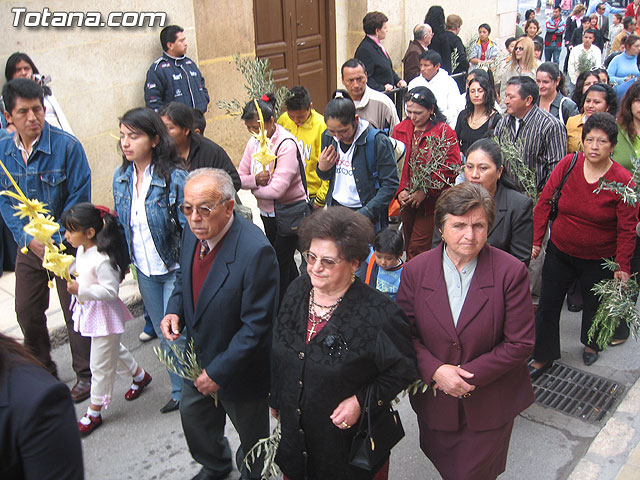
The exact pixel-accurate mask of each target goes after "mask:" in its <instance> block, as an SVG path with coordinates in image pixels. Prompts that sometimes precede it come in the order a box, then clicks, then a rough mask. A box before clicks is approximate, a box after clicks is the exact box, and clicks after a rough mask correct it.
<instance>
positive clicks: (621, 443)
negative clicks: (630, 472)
mask: <svg viewBox="0 0 640 480" xmlns="http://www.w3.org/2000/svg"><path fill="white" fill-rule="evenodd" d="M638 445H640V379H638V380H636V382H635V383H634V384H633V385H632V386H631V388H629V391H628V392H627V395H626V396H625V398H624V399H623V400H622V402H621V403H620V405H618V408H617V409H616V411H615V412H614V413H613V415H612V416H611V418H609V420H607V423H606V424H605V425H604V427H602V430H600V432H599V433H598V435H596V437H595V438H594V439H593V441H592V442H591V445H590V446H589V449H588V450H587V452H586V453H585V454H584V456H583V457H582V458H581V459H580V461H579V462H578V464H577V465H576V467H575V468H574V469H573V472H572V473H571V475H569V477H568V480H604V479H614V478H617V479H618V480H623V479H625V480H626V479H627V478H629V479H630V478H638V477H637V476H633V477H631V476H626V475H625V474H624V473H623V472H624V471H625V470H626V469H627V468H629V466H630V460H629V457H630V456H631V455H632V454H634V452H636V451H638ZM633 468H634V469H635V468H637V467H633ZM635 472H636V473H635V474H634V475H637V470H635Z"/></svg>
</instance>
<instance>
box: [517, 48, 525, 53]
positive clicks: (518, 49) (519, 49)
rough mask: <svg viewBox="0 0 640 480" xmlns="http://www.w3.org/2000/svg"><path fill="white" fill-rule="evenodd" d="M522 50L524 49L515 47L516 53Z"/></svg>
mask: <svg viewBox="0 0 640 480" xmlns="http://www.w3.org/2000/svg"><path fill="white" fill-rule="evenodd" d="M522 50H524V47H516V51H518V52H521V51H522Z"/></svg>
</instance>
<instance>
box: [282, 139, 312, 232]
mask: <svg viewBox="0 0 640 480" xmlns="http://www.w3.org/2000/svg"><path fill="white" fill-rule="evenodd" d="M285 140H291V141H293V142H294V143H295V144H296V157H297V158H298V169H299V170H300V178H301V179H302V186H303V187H304V192H305V195H306V198H305V199H304V200H298V201H297V202H292V203H280V202H276V201H275V200H274V201H273V210H274V212H275V215H276V228H277V230H278V234H279V235H282V236H285V237H292V236H295V235H297V234H298V230H299V228H300V224H301V223H302V220H304V218H305V217H308V216H309V215H311V214H312V213H313V205H312V203H311V201H310V200H309V193H308V191H307V179H306V178H305V174H304V165H303V164H302V158H301V157H300V150H299V149H298V144H297V143H296V141H295V140H294V139H293V138H285V139H284V140H282V142H280V145H278V148H277V149H276V161H275V164H274V166H273V170H274V171H275V169H276V166H277V164H278V150H280V147H281V146H282V144H283V143H284V142H285Z"/></svg>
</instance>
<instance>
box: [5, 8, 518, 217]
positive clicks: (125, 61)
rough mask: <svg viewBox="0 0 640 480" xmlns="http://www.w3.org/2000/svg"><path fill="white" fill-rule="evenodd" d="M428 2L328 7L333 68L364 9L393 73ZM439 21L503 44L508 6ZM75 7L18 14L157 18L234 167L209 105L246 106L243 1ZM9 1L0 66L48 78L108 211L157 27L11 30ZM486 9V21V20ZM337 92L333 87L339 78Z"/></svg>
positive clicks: (220, 117) (223, 128)
mask: <svg viewBox="0 0 640 480" xmlns="http://www.w3.org/2000/svg"><path fill="white" fill-rule="evenodd" d="M433 3H437V2H421V3H420V8H419V9H416V7H415V5H416V4H417V2H415V0H390V1H389V0H387V1H383V0H368V1H367V0H335V5H336V12H335V13H336V14H335V18H336V59H337V61H336V63H337V66H338V77H339V75H340V72H339V67H340V65H342V63H343V62H344V61H345V60H347V59H348V58H350V57H351V56H352V55H353V52H354V51H355V49H356V47H357V45H358V43H359V42H360V40H361V39H362V36H363V32H362V17H364V15H365V13H366V12H367V11H370V10H381V11H383V12H385V13H386V14H387V15H388V16H389V18H390V20H389V35H388V37H387V40H385V46H386V48H387V49H388V51H389V52H390V54H391V57H392V59H393V62H394V66H395V67H396V68H397V70H398V71H399V72H401V67H402V63H401V58H402V55H403V53H404V50H405V49H406V46H407V43H408V41H409V39H410V38H411V37H412V30H413V26H414V25H415V24H416V23H420V22H422V20H423V18H424V15H425V13H426V11H427V9H428V8H429V6H430V5H431V4H433ZM440 3H441V4H445V3H446V9H445V14H449V13H458V14H460V15H461V16H462V17H463V20H464V25H463V29H462V33H461V37H462V39H463V41H465V42H466V40H467V39H468V38H469V37H470V36H471V34H473V33H474V32H475V30H476V28H477V25H478V24H480V23H482V22H488V23H489V24H491V25H492V26H495V27H494V33H495V34H494V35H493V36H494V37H496V38H498V37H500V38H504V37H507V36H508V35H509V34H510V32H509V28H511V26H512V25H513V22H514V20H515V10H516V0H486V1H483V2H479V1H473V2H469V1H468V0H448V1H447V2H440ZM104 5H105V2H99V1H96V0H92V1H82V2H81V1H77V0H67V1H62V0H52V1H50V2H45V1H42V0H25V1H24V2H22V3H21V4H20V6H24V7H25V8H26V9H27V10H28V11H42V10H43V9H44V8H45V7H47V8H49V10H50V11H52V12H53V11H66V12H69V11H74V10H77V11H82V12H89V11H98V12H101V13H102V14H103V15H105V16H106V15H107V14H108V12H110V11H116V10H122V11H149V10H155V11H164V12H166V13H167V24H178V25H181V26H182V27H183V28H184V29H185V35H186V37H187V41H188V44H189V49H188V53H187V54H188V56H190V57H191V58H193V59H194V60H195V61H196V62H197V63H198V65H199V67H200V69H201V70H202V73H203V74H204V77H205V80H206V83H207V87H208V89H209V93H210V95H211V103H210V105H209V110H208V111H207V113H206V119H207V130H206V135H207V136H208V137H209V138H211V139H213V140H214V141H216V142H217V143H219V144H220V145H221V146H222V147H223V148H225V149H226V150H227V152H228V153H229V156H230V157H231V159H232V160H233V161H234V162H235V163H236V164H237V163H238V162H239V160H240V158H241V155H242V151H243V149H244V145H245V144H246V141H247V139H248V133H247V131H246V129H245V127H244V125H243V123H242V121H241V120H240V119H239V118H237V117H231V116H229V115H226V114H225V113H224V112H223V111H222V110H220V109H218V108H217V107H216V104H215V102H216V100H218V99H227V100H230V99H233V98H236V99H239V100H241V101H245V100H247V98H246V93H245V91H244V88H243V84H244V82H243V79H242V76H241V75H240V74H239V73H238V72H237V71H236V68H235V64H234V62H233V59H232V55H234V54H240V55H241V56H243V57H250V56H253V55H255V30H254V17H253V0H171V1H167V0H159V1H154V2H141V1H136V0H122V1H114V2H110V3H109V4H108V6H107V7H105V6H104ZM13 6H15V5H14V3H13V2H0V33H1V34H2V38H4V41H3V42H2V44H0V65H4V64H5V62H6V59H7V58H8V57H9V55H10V54H11V53H13V52H15V51H21V52H26V53H28V54H29V55H30V56H31V58H32V59H33V61H34V62H35V64H36V65H37V66H38V68H39V69H40V71H41V72H42V73H46V74H49V75H51V77H52V83H51V87H52V89H53V92H54V93H55V95H56V98H57V99H58V101H59V103H60V105H61V106H62V109H63V110H64V112H65V114H66V116H67V118H68V119H69V121H70V123H71V126H72V128H73V130H74V132H75V134H76V136H77V137H78V138H79V139H80V140H81V142H82V144H83V145H84V148H85V150H86V152H87V156H88V158H89V163H90V164H91V167H92V171H93V180H92V184H93V185H92V187H93V200H94V201H95V202H96V203H103V204H107V205H111V204H112V199H111V178H112V175H113V171H114V170H115V168H116V167H117V166H118V165H119V164H120V162H121V156H120V154H119V152H118V149H117V137H118V131H119V127H118V117H119V116H121V115H122V114H123V113H124V112H125V111H126V110H128V109H130V108H134V107H138V106H143V105H144V95H143V86H144V81H145V75H146V71H147V69H148V68H149V65H151V63H152V62H153V61H154V60H155V59H156V58H157V57H158V56H160V55H161V53H162V50H161V47H160V42H159V34H160V30H161V28H160V27H155V28H149V27H140V28H107V27H105V28H73V27H72V28H51V27H49V28H44V27H40V28H27V27H20V28H14V27H12V22H13V18H14V14H13V13H12V12H11V8H12V7H13ZM487 11H492V12H493V11H495V12H496V13H494V14H491V15H487V13H486V12H487ZM0 83H4V78H2V81H0ZM337 85H338V86H341V82H340V79H339V78H338V79H337Z"/></svg>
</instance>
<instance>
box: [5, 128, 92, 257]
mask: <svg viewBox="0 0 640 480" xmlns="http://www.w3.org/2000/svg"><path fill="white" fill-rule="evenodd" d="M16 135H17V133H16ZM0 160H1V161H2V163H3V164H4V165H5V167H6V168H7V170H8V171H9V173H10V174H11V176H12V177H13V178H14V180H15V181H16V182H17V184H18V186H19V187H20V190H22V192H23V193H24V194H25V195H26V196H27V197H28V198H30V199H38V200H40V201H41V202H43V203H46V204H47V205H46V208H47V210H48V211H49V213H50V214H51V215H52V216H53V218H54V219H55V221H58V220H59V219H60V216H61V215H62V213H63V212H64V211H65V210H68V209H69V208H71V207H72V206H73V205H76V204H77V203H81V202H89V201H91V170H90V169H89V162H88V161H87V156H86V155H85V153H84V149H83V148H82V145H81V144H80V142H79V141H78V139H77V138H75V137H74V136H73V135H70V134H68V133H66V132H64V131H62V130H60V129H59V128H56V127H52V126H51V125H49V124H48V123H47V122H46V121H45V122H44V128H43V129H42V133H41V134H40V139H39V140H38V143H37V144H36V145H35V147H34V148H33V151H32V152H31V156H30V157H29V160H28V162H27V164H26V165H25V163H24V160H23V159H22V153H21V152H20V150H18V147H16V144H15V142H14V135H7V136H5V137H2V138H1V139H0ZM0 190H10V191H12V192H15V188H14V187H13V185H12V184H11V180H9V177H8V176H7V175H6V174H5V173H4V171H0ZM17 204H18V202H17V201H16V200H14V199H13V198H11V197H7V196H6V195H0V212H1V213H2V217H3V218H4V221H5V223H6V224H7V226H8V227H9V230H11V233H12V234H13V238H14V239H15V241H16V243H17V244H18V245H20V246H25V245H28V244H29V242H31V240H32V239H33V237H32V236H31V235H27V233H25V231H24V230H23V227H24V226H25V225H26V224H27V223H28V222H29V218H18V217H16V216H14V213H16V211H15V209H14V208H13V207H14V206H15V205H17ZM63 235H64V229H63V228H62V227H61V228H60V237H58V236H57V235H54V237H53V239H54V241H56V242H62V240H63Z"/></svg>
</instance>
